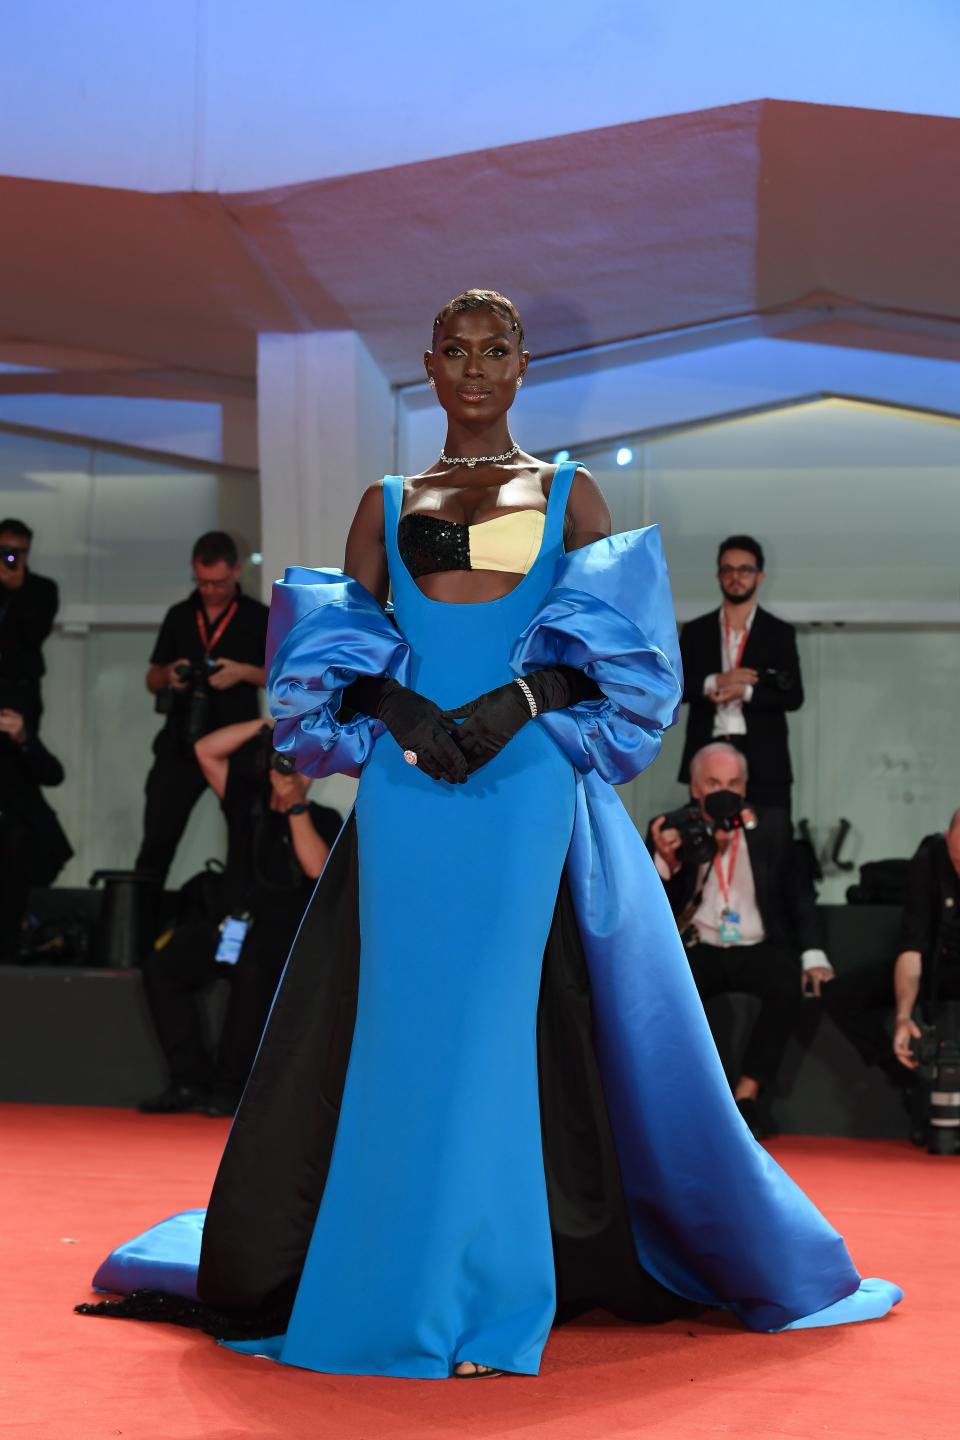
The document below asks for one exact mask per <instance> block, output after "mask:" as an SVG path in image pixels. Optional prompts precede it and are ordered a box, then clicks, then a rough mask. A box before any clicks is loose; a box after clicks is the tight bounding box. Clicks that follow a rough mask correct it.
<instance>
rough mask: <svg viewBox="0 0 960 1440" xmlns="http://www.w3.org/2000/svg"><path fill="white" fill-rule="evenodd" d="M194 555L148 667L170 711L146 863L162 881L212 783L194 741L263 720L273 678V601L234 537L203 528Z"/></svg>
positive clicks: (153, 774) (157, 743) (161, 741)
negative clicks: (248, 588)
mask: <svg viewBox="0 0 960 1440" xmlns="http://www.w3.org/2000/svg"><path fill="white" fill-rule="evenodd" d="M192 565H193V577H194V581H195V586H196V588H195V589H194V591H193V593H192V594H191V595H190V596H188V598H187V599H186V600H181V601H180V602H179V604H177V605H173V606H171V608H170V609H169V610H168V611H167V613H166V616H165V617H164V621H163V624H162V625H161V627H160V634H159V635H158V636H157V642H156V644H155V645H154V647H153V653H152V655H151V656H150V667H149V669H148V670H147V677H146V683H147V689H148V690H149V691H150V693H151V695H155V696H156V708H157V712H158V714H161V715H164V716H165V717H166V720H165V723H164V725H163V728H162V729H161V730H160V731H159V732H158V734H157V737H156V739H155V740H154V742H153V755H154V760H153V765H152V767H151V769H150V773H149V775H148V776H147V782H146V807H145V810H144V817H143V843H142V844H141V846H140V853H139V855H138V856H137V861H136V866H137V869H138V870H149V871H151V872H152V873H153V874H154V875H155V876H156V877H157V880H158V882H160V883H162V882H163V880H164V879H165V877H166V874H167V871H168V870H169V868H170V864H171V862H172V860H173V857H174V855H175V854H176V849H177V846H178V845H179V843H180V838H181V836H182V835H183V832H184V830H185V829H186V826H187V821H188V820H189V819H190V815H191V812H192V810H193V807H194V805H196V803H197V801H198V800H199V799H200V796H201V795H202V794H203V792H204V790H205V789H206V780H205V779H204V776H203V771H202V770H201V769H200V766H199V764H198V762H197V757H196V754H195V753H194V745H195V744H196V742H197V741H198V740H199V739H200V738H201V737H202V736H204V735H207V734H209V732H210V731H211V730H217V729H219V728H220V727H222V726H224V725H234V724H238V723H240V722H241V721H245V720H250V721H252V720H255V719H256V718H257V716H258V714H259V711H260V700H259V696H258V694H257V688H258V686H261V685H262V684H263V682H264V668H263V662H264V652H265V650H266V643H267V614H268V611H267V606H266V605H263V604H261V602H260V601H259V600H253V599H251V598H250V596H249V595H244V594H243V592H242V591H241V589H240V583H239V582H240V561H239V556H238V554H237V547H236V545H235V544H234V542H233V540H231V538H230V536H229V535H225V534H224V533H223V532H222V531H220V530H211V531H210V532H209V533H208V534H206V535H201V536H200V539H199V540H198V541H197V543H196V544H195V545H194V547H193V556H192Z"/></svg>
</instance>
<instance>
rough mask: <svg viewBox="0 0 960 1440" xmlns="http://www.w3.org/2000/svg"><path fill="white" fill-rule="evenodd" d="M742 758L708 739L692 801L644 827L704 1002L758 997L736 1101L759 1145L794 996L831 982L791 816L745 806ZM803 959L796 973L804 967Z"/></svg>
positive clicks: (695, 763) (695, 761) (695, 768)
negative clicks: (764, 1096) (764, 1099)
mask: <svg viewBox="0 0 960 1440" xmlns="http://www.w3.org/2000/svg"><path fill="white" fill-rule="evenodd" d="M746 793H747V762H746V759H745V758H744V756H743V755H742V754H741V752H740V751H739V750H737V749H735V748H734V747H733V746H732V745H728V744H726V743H724V742H723V741H717V742H715V743H713V744H710V745H705V746H703V748H702V749H700V750H698V751H697V752H696V754H695V755H694V756H693V758H692V762H691V766H690V794H691V796H692V802H693V803H692V804H691V805H690V806H689V807H685V808H684V809H683V810H680V811H675V812H673V813H672V814H670V815H661V816H659V817H658V818H657V819H656V820H654V822H653V824H652V825H651V827H650V835H649V838H648V843H649V844H650V845H651V847H652V849H653V854H654V860H655V862H656V866H657V870H658V871H659V873H660V876H661V879H662V880H663V882H664V885H665V887H666V891H667V895H668V896H669V899H670V904H671V907H672V909H673V913H674V915H675V916H676V918H677V925H678V927H679V929H680V933H681V935H682V937H683V940H684V944H685V945H686V947H687V958H688V960H689V962H690V969H691V970H692V972H693V977H694V980H695V981H696V983H697V989H698V990H699V992H700V997H701V999H702V1000H704V1001H706V1000H708V999H709V998H710V997H711V996H712V995H719V994H723V993H725V992H727V991H737V990H739V991H745V992H746V993H747V994H751V995H757V996H758V997H759V999H760V1001H761V1008H760V1013H759V1015H758V1017H757V1020H756V1024H755V1025H754V1027H753V1031H752V1033H751V1036H750V1039H749V1042H748V1044H747V1049H746V1053H745V1054H744V1057H743V1067H742V1072H741V1075H740V1078H739V1080H738V1081H737V1083H736V1085H735V1087H734V1098H735V1099H736V1102H737V1106H738V1108H739V1110H740V1113H741V1114H742V1115H743V1117H744V1119H745V1120H746V1122H747V1124H748V1125H749V1126H750V1129H751V1130H752V1131H753V1133H754V1135H756V1136H757V1137H758V1138H762V1137H763V1136H764V1135H767V1134H770V1133H772V1131H771V1128H770V1121H769V1117H768V1116H767V1115H766V1113H765V1112H764V1111H763V1110H761V1107H760V1106H759V1105H758V1097H759V1096H760V1093H761V1091H762V1090H763V1088H764V1087H765V1086H768V1085H769V1084H770V1083H771V1082H772V1081H773V1079H774V1076H775V1074H776V1071H777V1067H778V1066H779V1064H780V1060H781V1057H782V1055H783V1050H784V1047H785V1045H786V1042H787V1039H788V1038H789V1035H790V1032H791V1031H792V1029H793V1027H794V1025H795V1023H796V1021H797V1018H798V1012H799V1008H800V1004H801V998H802V991H803V990H805V989H807V988H808V987H809V988H810V989H811V990H812V991H814V992H815V993H819V991H820V986H821V984H822V983H823V982H824V981H825V980H828V979H831V978H832V976H833V970H832V969H831V967H830V965H829V964H828V962H827V957H826V955H825V954H824V953H823V951H822V950H821V949H820V948H819V946H818V941H817V920H816V913H815V908H814V907H815V896H814V893H813V889H812V886H811V885H810V882H809V878H808V877H807V875H806V872H805V870H804V868H803V867H802V866H801V865H799V864H798V863H797V860H796V856H795V851H794V845H793V833H792V827H791V825H790V820H789V817H788V815H787V813H786V811H785V810H783V809H780V808H779V807H770V808H769V809H765V808H758V809H757V810H756V812H755V813H754V812H753V811H752V810H750V809H748V808H747V807H746V806H745V805H744V797H745V796H746ZM801 952H802V969H801Z"/></svg>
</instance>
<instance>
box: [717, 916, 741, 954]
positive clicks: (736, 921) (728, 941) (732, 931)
mask: <svg viewBox="0 0 960 1440" xmlns="http://www.w3.org/2000/svg"><path fill="white" fill-rule="evenodd" d="M720 944H721V945H739V944H740V912H739V910H727V909H723V910H721V911H720Z"/></svg>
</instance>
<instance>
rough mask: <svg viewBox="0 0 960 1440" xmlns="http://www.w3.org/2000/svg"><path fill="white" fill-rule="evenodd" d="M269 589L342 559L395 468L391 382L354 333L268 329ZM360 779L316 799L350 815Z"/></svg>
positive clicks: (340, 780)
mask: <svg viewBox="0 0 960 1440" xmlns="http://www.w3.org/2000/svg"><path fill="white" fill-rule="evenodd" d="M257 412H258V413H257V419H258V425H257V429H258V437H259V441H258V444H259V456H260V510H261V517H262V531H261V535H262V538H261V548H262V551H263V566H262V569H261V577H262V578H261V588H262V593H263V599H264V600H267V601H269V599H270V589H271V586H272V585H273V582H274V580H276V579H277V578H278V577H280V576H281V575H282V574H283V572H284V570H285V568H286V567H287V566H288V565H321V566H336V567H338V568H339V566H341V565H342V564H343V547H344V542H345V541H346V538H347V531H348V530H349V528H350V522H351V520H352V519H353V516H354V513H355V511H356V508H357V502H358V501H359V499H360V496H361V495H362V494H363V492H364V490H365V489H366V487H367V486H368V485H369V484H371V483H372V481H374V480H377V479H379V478H380V476H381V475H384V474H386V473H387V472H388V471H390V470H391V469H392V468H393V465H394V448H395V442H394V434H395V404H394V397H393V392H392V390H391V388H390V385H389V383H388V381H387V379H386V377H385V375H384V374H383V372H382V371H381V369H380V367H379V366H378V365H377V364H376V362H375V361H374V360H373V358H372V357H371V355H370V352H369V351H368V350H367V348H366V346H365V345H364V344H363V341H362V340H361V339H360V337H359V336H358V335H356V334H355V333H354V332H353V331H351V330H340V331H333V332H327V333H323V334H311V335H261V336H260V337H259V339H258V347H257ZM355 793H356V782H355V781H353V780H348V779H347V778H346V777H345V776H342V775H335V776H332V777H331V778H330V779H329V780H323V781H321V782H319V786H318V787H317V793H316V798H317V799H318V800H319V801H320V803H321V804H325V805H333V806H335V807H336V808H337V809H338V810H339V811H340V813H341V814H342V815H344V816H345V815H346V814H347V811H348V810H349V809H350V806H351V805H352V804H353V799H354V795H355Z"/></svg>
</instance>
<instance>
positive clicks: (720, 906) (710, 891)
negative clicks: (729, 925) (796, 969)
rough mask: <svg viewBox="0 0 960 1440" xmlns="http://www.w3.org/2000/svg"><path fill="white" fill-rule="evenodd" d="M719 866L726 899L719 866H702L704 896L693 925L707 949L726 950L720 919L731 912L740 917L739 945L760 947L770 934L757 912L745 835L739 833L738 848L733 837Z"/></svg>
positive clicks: (700, 877) (718, 857)
mask: <svg viewBox="0 0 960 1440" xmlns="http://www.w3.org/2000/svg"><path fill="white" fill-rule="evenodd" d="M735 845H736V853H737V863H736V865H735V866H734V868H733V871H732V872H731V870H730V857H731V855H732V854H733V849H734V846H735ZM717 864H718V865H720V866H721V867H722V869H723V878H724V880H725V881H726V882H727V899H726V900H725V899H724V898H723V889H722V887H721V885H720V880H719V877H718V875H717V866H716V865H715V864H713V862H712V861H711V863H710V864H709V865H701V866H700V873H699V875H698V876H697V889H698V890H699V889H700V887H701V885H702V886H703V892H702V894H701V896H700V904H699V905H698V906H697V911H696V914H695V915H694V917H693V923H694V924H695V925H696V927H697V933H698V934H699V936H700V939H701V940H702V941H703V943H704V944H705V945H720V944H721V943H723V945H724V948H726V943H727V942H721V940H720V915H721V912H722V911H723V910H724V909H729V910H732V911H734V913H735V914H737V915H739V916H740V921H739V924H740V939H739V940H738V941H737V942H736V943H737V944H738V945H759V944H760V941H761V940H766V938H767V932H766V931H765V930H764V928H763V920H762V919H761V917H760V911H759V909H758V908H757V890H756V886H755V885H754V883H753V867H752V866H751V864H750V851H749V850H748V849H747V845H746V841H745V840H744V838H743V832H742V831H741V832H740V844H739V845H737V842H736V836H734V838H733V839H732V840H731V841H730V843H729V845H727V847H726V849H725V850H723V851H721V852H720V854H719V855H718V856H717Z"/></svg>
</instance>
